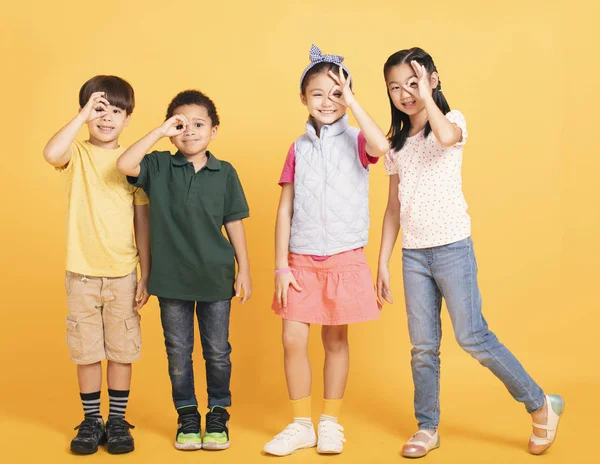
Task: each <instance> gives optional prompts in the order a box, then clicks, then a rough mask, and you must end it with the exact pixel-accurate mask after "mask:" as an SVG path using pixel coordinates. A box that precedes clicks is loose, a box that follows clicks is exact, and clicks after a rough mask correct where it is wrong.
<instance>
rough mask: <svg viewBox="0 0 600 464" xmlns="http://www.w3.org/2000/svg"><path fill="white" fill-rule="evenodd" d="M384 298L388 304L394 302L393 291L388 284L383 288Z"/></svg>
mask: <svg viewBox="0 0 600 464" xmlns="http://www.w3.org/2000/svg"><path fill="white" fill-rule="evenodd" d="M383 296H384V298H385V301H387V302H388V303H393V302H394V300H393V298H392V290H391V289H390V287H389V285H388V284H384V286H383Z"/></svg>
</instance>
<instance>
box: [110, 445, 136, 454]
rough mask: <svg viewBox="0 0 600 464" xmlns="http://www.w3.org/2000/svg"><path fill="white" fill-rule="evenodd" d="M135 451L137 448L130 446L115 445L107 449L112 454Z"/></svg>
mask: <svg viewBox="0 0 600 464" xmlns="http://www.w3.org/2000/svg"><path fill="white" fill-rule="evenodd" d="M134 449H135V447H133V446H130V445H113V446H111V445H110V444H109V445H108V446H107V447H106V451H108V452H109V453H110V454H125V453H131V452H132V451H133V450H134Z"/></svg>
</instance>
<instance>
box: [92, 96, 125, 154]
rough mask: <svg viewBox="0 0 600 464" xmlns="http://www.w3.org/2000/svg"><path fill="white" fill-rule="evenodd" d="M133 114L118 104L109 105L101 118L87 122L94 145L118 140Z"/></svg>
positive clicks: (105, 144) (108, 143) (107, 143)
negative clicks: (117, 105)
mask: <svg viewBox="0 0 600 464" xmlns="http://www.w3.org/2000/svg"><path fill="white" fill-rule="evenodd" d="M130 118H131V115H128V114H127V113H126V112H125V110H122V109H121V108H118V107H116V106H112V105H108V107H107V113H106V114H105V115H104V116H102V117H101V118H98V119H94V120H92V121H90V122H88V123H87V126H88V130H89V131H90V142H92V143H93V144H94V145H99V146H107V145H110V144H112V143H116V142H118V139H119V136H120V135H121V132H123V129H125V126H127V125H128V124H129V119H130Z"/></svg>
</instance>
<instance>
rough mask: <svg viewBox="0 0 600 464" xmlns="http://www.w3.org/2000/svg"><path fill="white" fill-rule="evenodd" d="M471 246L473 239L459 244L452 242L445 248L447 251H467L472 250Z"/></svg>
mask: <svg viewBox="0 0 600 464" xmlns="http://www.w3.org/2000/svg"><path fill="white" fill-rule="evenodd" d="M471 246H472V242H471V237H467V238H464V239H462V240H459V241H457V242H452V243H449V244H447V245H444V248H446V249H447V250H467V249H469V248H471Z"/></svg>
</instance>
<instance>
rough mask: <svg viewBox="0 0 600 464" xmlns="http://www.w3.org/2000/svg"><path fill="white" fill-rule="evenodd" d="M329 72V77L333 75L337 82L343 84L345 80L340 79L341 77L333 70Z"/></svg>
mask: <svg viewBox="0 0 600 464" xmlns="http://www.w3.org/2000/svg"><path fill="white" fill-rule="evenodd" d="M327 74H329V77H331V78H332V79H333V81H334V82H335V83H336V84H338V85H341V84H342V82H343V81H342V80H340V78H339V77H338V76H337V75H336V74H335V73H334V72H333V71H331V70H330V71H329V72H328V73H327Z"/></svg>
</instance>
